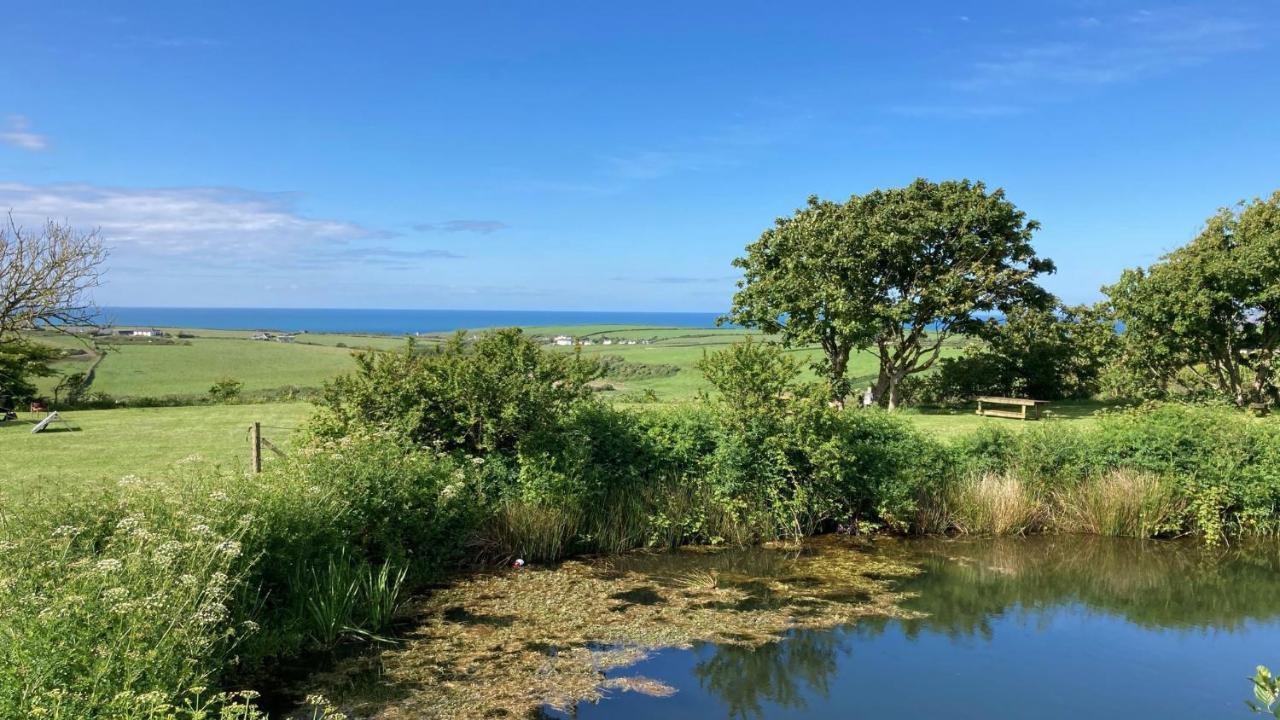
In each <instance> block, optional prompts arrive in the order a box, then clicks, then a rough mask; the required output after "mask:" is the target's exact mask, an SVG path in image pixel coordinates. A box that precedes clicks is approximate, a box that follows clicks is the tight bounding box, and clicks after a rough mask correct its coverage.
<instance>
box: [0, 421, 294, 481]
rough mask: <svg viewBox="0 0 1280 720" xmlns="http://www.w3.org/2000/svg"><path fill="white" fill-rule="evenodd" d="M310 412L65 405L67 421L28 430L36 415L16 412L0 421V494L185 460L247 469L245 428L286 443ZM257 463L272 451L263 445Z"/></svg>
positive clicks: (150, 471) (156, 470)
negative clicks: (255, 426) (253, 426)
mask: <svg viewBox="0 0 1280 720" xmlns="http://www.w3.org/2000/svg"><path fill="white" fill-rule="evenodd" d="M310 413H311V406H310V405H308V404H307V403H268V404H262V405H201V406H192V407H165V408H121V409H118V410H71V411H67V412H65V413H60V414H61V415H62V416H63V417H64V418H65V419H66V420H67V423H68V424H69V425H70V428H68V427H67V425H63V424H54V425H52V426H51V427H50V429H48V430H46V431H45V432H42V433H39V434H36V435H32V434H31V427H32V426H33V425H34V424H35V422H36V419H37V417H38V416H36V415H33V414H31V413H21V414H20V416H19V419H18V420H16V421H9V422H4V423H0V494H3V495H11V494H15V493H17V494H21V493H23V492H26V491H30V490H32V489H38V488H39V487H40V486H41V485H43V484H48V483H57V484H59V485H64V486H65V485H66V484H67V483H77V482H95V481H101V480H115V479H118V478H120V477H121V476H123V475H130V474H133V475H139V476H142V477H147V476H152V475H159V474H162V473H164V472H165V471H166V470H168V469H170V468H172V466H173V464H174V463H176V462H180V461H184V460H186V459H188V458H189V459H192V460H200V461H207V462H211V463H217V464H222V465H231V466H235V465H237V464H242V465H244V466H246V467H247V465H248V462H249V434H248V430H249V426H250V425H251V424H252V423H254V422H255V421H256V422H259V423H262V425H263V437H265V438H267V439H268V440H270V441H271V442H273V443H275V444H276V445H277V446H287V445H288V442H289V438H290V435H291V434H292V433H293V431H294V429H295V428H297V427H299V426H300V425H301V424H302V423H303V422H304V421H305V420H306V418H307V417H308V416H309V415H310ZM263 457H264V462H270V461H271V460H272V453H270V452H269V451H264V455H263Z"/></svg>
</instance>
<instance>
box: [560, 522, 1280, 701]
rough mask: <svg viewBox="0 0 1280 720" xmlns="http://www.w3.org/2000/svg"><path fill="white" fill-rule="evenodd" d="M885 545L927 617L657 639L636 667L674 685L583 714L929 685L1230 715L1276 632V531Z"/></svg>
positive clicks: (854, 694) (950, 693)
mask: <svg viewBox="0 0 1280 720" xmlns="http://www.w3.org/2000/svg"><path fill="white" fill-rule="evenodd" d="M821 552H824V553H825V552H838V548H826V549H823V550H822V551H821ZM880 552H883V553H885V554H886V555H888V556H891V557H893V558H895V559H903V558H906V559H910V560H911V561H912V562H914V563H916V564H918V565H920V566H921V567H922V568H923V569H924V572H923V573H921V574H920V575H917V576H914V577H908V578H903V579H900V580H898V581H897V587H898V588H899V589H901V590H904V591H908V592H911V593H914V594H915V597H913V598H912V599H910V600H909V601H907V602H906V606H907V607H909V608H911V609H914V610H918V611H921V612H923V613H926V614H927V615H926V616H924V617H920V618H918V619H907V620H888V619H881V620H876V619H870V620H863V621H861V622H859V623H858V624H857V625H855V626H851V627H843V628H833V629H830V630H821V629H819V630H813V629H806V630H797V631H793V632H792V633H790V634H788V636H787V637H786V639H784V640H782V641H779V642H772V643H767V644H764V645H759V646H754V647H751V646H738V645H713V644H706V645H699V646H697V647H695V648H694V649H693V650H690V651H666V652H664V653H662V654H660V655H659V656H658V657H656V658H654V659H652V660H650V661H648V662H646V663H643V664H641V665H640V666H637V667H636V668H634V670H635V671H636V672H640V673H642V674H645V675H648V676H652V677H656V678H659V679H661V680H663V681H664V682H667V683H670V684H671V685H673V686H675V687H677V688H679V694H677V695H676V696H675V697H674V698H670V699H663V700H656V699H652V698H636V697H631V696H626V697H615V698H611V699H608V700H606V701H604V702H602V703H601V704H599V705H582V706H580V707H579V708H578V710H579V713H578V716H579V717H584V718H588V717H609V718H632V717H635V718H639V717H650V716H653V715H657V714H661V715H662V716H664V717H669V718H678V717H691V718H694V717H696V718H702V719H704V720H705V718H711V717H728V718H763V717H770V718H772V717H828V716H831V715H834V714H842V715H844V716H852V717H891V716H892V717H903V716H908V715H910V714H911V712H913V711H914V710H915V709H919V708H918V706H917V705H916V703H917V702H919V700H921V699H922V698H920V697H919V695H920V694H921V693H927V694H928V695H929V696H931V697H934V698H945V700H946V702H945V703H944V704H940V705H937V706H936V707H934V708H933V709H932V710H929V711H927V712H925V714H940V715H942V716H946V717H949V718H953V717H958V718H964V717H972V718H1018V717H1028V716H1036V717H1046V718H1057V717H1061V718H1074V717H1081V716H1091V717H1135V718H1136V717H1151V716H1153V714H1154V716H1159V717H1162V718H1193V717H1241V716H1242V713H1241V711H1242V710H1243V704H1242V703H1241V698H1242V697H1243V696H1244V694H1245V693H1247V692H1248V685H1247V682H1246V681H1245V680H1244V676H1245V675H1247V674H1248V673H1249V672H1250V671H1251V670H1252V665H1253V664H1255V663H1257V662H1263V661H1267V660H1271V661H1273V662H1274V661H1275V658H1272V657H1267V656H1266V655H1267V653H1274V652H1275V651H1276V650H1275V648H1276V646H1277V644H1280V622H1278V618H1280V545H1278V544H1276V543H1249V544H1244V545H1235V546H1232V547H1228V548H1221V549H1213V550H1210V549H1206V548H1203V547H1201V546H1199V545H1198V544H1196V543H1194V542H1143V541H1130V540H1116V539H1108V538H1089V537H1036V538H1027V539H998V540H990V539H988V540H912V541H888V542H886V543H883V545H882V547H881V550H880ZM735 559H740V560H741V561H742V562H743V563H746V564H750V565H751V566H752V572H753V573H759V574H761V575H773V576H785V575H787V574H788V570H787V562H788V558H786V557H785V556H779V555H778V554H776V553H775V554H768V553H764V554H759V553H745V554H743V555H741V557H740V558H739V557H738V556H736V555H733V556H731V555H722V556H719V557H718V558H717V559H716V562H721V563H732V562H734V560H735ZM643 561H644V562H655V563H660V562H661V560H660V559H654V558H646V559H644V560H643ZM651 570H652V571H653V572H654V573H655V575H658V576H661V571H660V568H657V567H655V568H651ZM935 711H936V712H935ZM1243 716H1244V717H1247V714H1244V715H1243Z"/></svg>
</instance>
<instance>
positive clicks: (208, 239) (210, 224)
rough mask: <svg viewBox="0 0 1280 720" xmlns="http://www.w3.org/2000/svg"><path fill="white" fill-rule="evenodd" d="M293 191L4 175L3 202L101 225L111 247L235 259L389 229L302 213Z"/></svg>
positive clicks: (22, 214)
mask: <svg viewBox="0 0 1280 720" xmlns="http://www.w3.org/2000/svg"><path fill="white" fill-rule="evenodd" d="M294 200H295V196H293V195H291V194H288V193H262V192H253V191H249V190H243V189H237V188H218V187H192V188H116V187H102V186H97V185H87V184H54V185H27V184H23V183H3V182H0V209H8V210H10V211H11V212H12V213H13V216H14V218H15V219H16V220H17V221H18V222H19V223H22V224H26V225H28V226H30V225H39V224H43V223H44V222H45V220H46V219H54V220H59V221H65V222H69V223H71V224H72V225H75V226H77V227H81V228H99V229H100V230H101V231H102V235H103V237H104V239H105V240H106V242H107V244H108V245H109V246H110V247H111V248H112V251H113V252H123V253H124V254H126V255H145V256H160V257H172V258H186V259H195V260H200V261H202V262H207V263H212V264H220V265H227V264H236V263H243V262H250V261H270V260H272V259H282V258H289V257H293V256H296V255H299V254H300V253H303V252H306V251H316V250H326V249H331V248H332V247H334V246H341V245H345V244H347V243H350V242H352V241H359V240H370V239H380V238H386V237H388V236H389V235H390V234H389V233H386V232H383V231H378V230H373V229H370V228H366V227H363V226H361V225H358V224H356V223H351V222H345V221H341V220H325V219H316V218H310V217H306V216H304V215H301V214H300V213H298V211H297V210H296V209H295V207H294V205H295V203H294Z"/></svg>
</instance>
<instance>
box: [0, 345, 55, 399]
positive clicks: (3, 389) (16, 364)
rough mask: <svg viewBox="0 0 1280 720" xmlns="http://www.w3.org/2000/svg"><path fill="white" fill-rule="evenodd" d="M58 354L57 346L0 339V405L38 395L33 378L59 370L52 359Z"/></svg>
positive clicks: (47, 375)
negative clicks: (53, 365) (51, 365)
mask: <svg viewBox="0 0 1280 720" xmlns="http://www.w3.org/2000/svg"><path fill="white" fill-rule="evenodd" d="M58 356H59V353H58V351H57V350H55V349H53V348H51V347H49V346H47V345H42V344H40V343H33V342H24V341H20V340H13V341H3V342H0V409H11V408H12V407H14V406H16V405H17V404H18V403H22V402H26V401H28V400H31V399H33V398H35V397H36V395H37V394H38V392H39V390H38V389H37V388H36V386H35V385H34V384H32V382H31V379H32V378H36V377H49V376H52V375H54V374H56V373H55V372H54V370H53V368H52V367H50V363H52V362H53V361H54V360H56V359H57V358H58Z"/></svg>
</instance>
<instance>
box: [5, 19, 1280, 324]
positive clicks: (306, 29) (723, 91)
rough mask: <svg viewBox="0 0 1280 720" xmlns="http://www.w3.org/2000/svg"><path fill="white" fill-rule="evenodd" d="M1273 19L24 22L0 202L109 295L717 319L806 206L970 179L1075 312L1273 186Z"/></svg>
mask: <svg viewBox="0 0 1280 720" xmlns="http://www.w3.org/2000/svg"><path fill="white" fill-rule="evenodd" d="M1277 9H1278V6H1277V3H1276V2H1275V1H1274V0H1259V1H1257V2H1212V3H1211V2H1205V3H1198V4H1197V3H1178V4H1160V3H1124V2H1033V3H1028V2H1009V3H976V4H965V3H956V2H916V3H875V4H872V3H839V2H837V3H829V4H821V3H785V4H784V3H752V2H742V1H741V0H739V1H737V2H732V3H727V2H726V3H716V2H696V3H690V2H670V3H666V2H646V3H631V4H623V3H601V2H596V1H591V2H573V3H568V2H540V3H533V2H515V1H513V2H503V3H485V2H468V3H455V4H451V5H443V4H433V5H428V4H426V3H390V2H385V3H384V2H361V3H316V2H305V3H304V2H297V3H291V2H271V3H262V2H233V1H228V2H194V1H193V2H173V1H172V0H163V1H161V2H154V3H143V2H120V3H100V2H80V3H77V2H47V3H21V4H18V5H15V6H13V7H10V8H9V9H8V10H6V26H7V28H6V30H7V31H6V33H5V42H4V43H3V44H0V88H3V92H0V208H4V209H11V210H12V212H13V213H14V215H15V217H16V218H17V219H18V220H19V221H20V222H22V223H23V224H26V225H33V224H38V223H39V222H42V221H43V218H45V217H54V218H58V219H66V220H68V221H70V222H72V223H75V224H77V225H79V226H82V227H94V226H96V227H100V228H101V229H102V232H103V234H104V236H105V237H106V238H107V240H108V242H109V243H110V245H111V246H112V248H113V250H112V257H111V261H110V268H109V272H108V276H107V283H106V285H105V286H104V287H102V288H101V289H100V290H99V292H98V295H97V297H98V300H99V302H101V303H103V304H115V305H162V306H192V305H200V306H203V305H210V306H275V307H399V308H475V309H516V308H520V309H597V310H698V311H718V310H723V309H724V308H725V307H726V306H727V304H728V299H729V297H730V295H731V293H732V290H733V280H734V271H733V268H731V267H730V265H729V263H730V261H731V260H732V259H733V258H734V257H735V256H736V255H738V254H739V253H741V251H742V248H743V247H744V246H745V245H746V244H747V243H749V242H751V241H752V240H753V239H755V238H756V237H757V236H758V234H759V233H760V231H761V230H763V229H764V228H765V227H767V226H768V225H769V224H770V223H771V222H772V220H773V218H774V217H776V216H778V215H782V214H787V213H790V212H791V211H792V210H794V209H795V208H796V207H799V206H801V205H802V204H803V203H804V200H805V198H806V197H807V196H808V195H810V194H814V193H816V194H818V195H821V196H824V197H829V198H833V199H841V198H845V197H847V196H848V195H850V194H852V193H860V192H864V191H866V190H869V189H871V188H874V187H887V186H894V185H900V184H904V183H907V182H909V181H910V180H911V179H912V178H915V177H917V176H924V177H928V178H931V179H935V180H941V179H947V178H959V177H969V178H974V179H981V180H984V181H986V182H987V183H988V184H989V185H992V186H1001V187H1004V188H1005V189H1006V190H1007V192H1008V194H1009V197H1010V198H1011V199H1012V200H1013V201H1014V202H1015V203H1017V204H1018V205H1019V206H1020V207H1022V208H1023V209H1024V210H1026V211H1027V212H1028V214H1029V215H1030V216H1031V217H1034V218H1036V219H1038V220H1040V221H1041V223H1042V224H1043V226H1044V229H1043V230H1042V231H1041V232H1040V233H1039V235H1038V237H1037V240H1036V245H1037V247H1038V248H1039V250H1040V251H1041V253H1042V254H1044V255H1047V256H1049V257H1052V258H1053V259H1054V260H1056V261H1057V264H1058V267H1059V272H1058V274H1057V275H1055V276H1053V277H1051V278H1048V279H1047V280H1046V281H1045V284H1046V285H1047V286H1048V287H1049V288H1050V289H1051V290H1053V291H1054V292H1056V293H1058V294H1059V295H1061V296H1062V297H1063V298H1064V299H1066V300H1068V301H1088V300H1093V299H1095V298H1097V297H1098V287H1099V286H1100V285H1102V284H1103V283H1106V282H1109V281H1111V280H1112V279H1114V278H1115V277H1116V276H1117V275H1118V273H1119V271H1120V270H1121V268H1123V267H1126V266H1133V265H1138V264H1146V263H1149V262H1151V261H1152V260H1153V259H1155V258H1156V257H1157V256H1159V255H1160V254H1161V253H1163V252H1165V251H1168V250H1170V249H1172V248H1174V247H1176V246H1178V245H1180V244H1182V243H1184V242H1186V241H1187V240H1188V239H1189V238H1190V237H1191V236H1192V235H1193V234H1194V233H1195V232H1196V230H1197V228H1198V226H1199V225H1200V223H1201V222H1202V221H1203V219H1204V218H1205V217H1207V216H1208V215H1209V214H1210V213H1211V212H1212V211H1213V210H1214V209H1215V208H1217V207H1220V206H1222V205H1227V204H1230V203H1233V202H1235V201H1237V200H1240V199H1242V198H1248V197H1254V196H1258V195H1262V194H1266V193H1269V192H1271V191H1273V190H1275V189H1277V188H1278V187H1280V172H1278V170H1280V84H1278V83H1280V51H1278V50H1277V41H1278V40H1280V13H1277Z"/></svg>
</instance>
